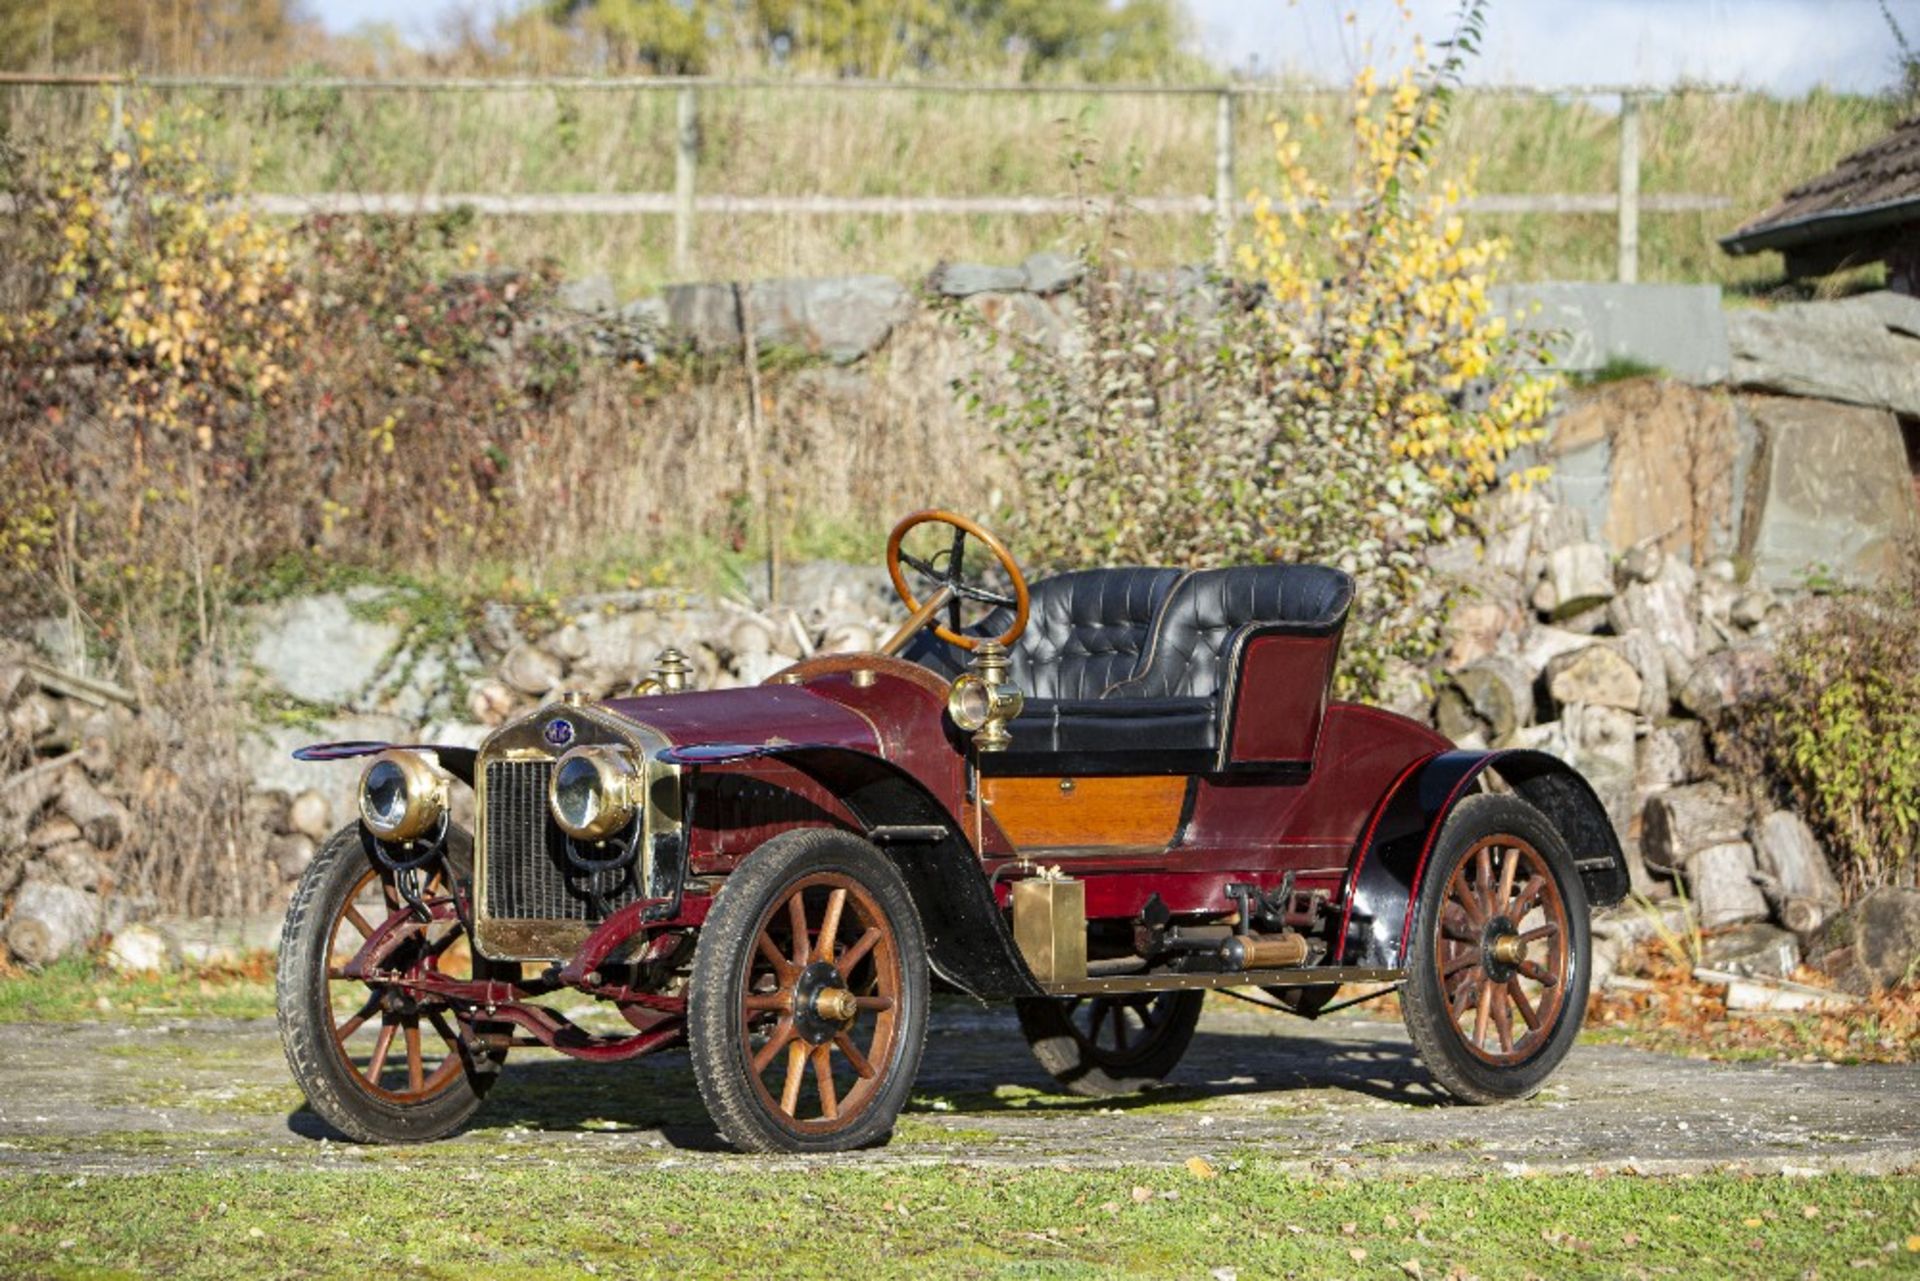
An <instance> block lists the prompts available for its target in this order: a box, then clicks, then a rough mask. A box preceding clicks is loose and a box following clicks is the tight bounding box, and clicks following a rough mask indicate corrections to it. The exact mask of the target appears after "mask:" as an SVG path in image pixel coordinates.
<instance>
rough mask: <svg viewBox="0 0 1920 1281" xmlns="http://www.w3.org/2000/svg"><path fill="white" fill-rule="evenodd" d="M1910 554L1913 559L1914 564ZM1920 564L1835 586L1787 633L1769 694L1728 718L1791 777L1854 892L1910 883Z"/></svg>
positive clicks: (1918, 792)
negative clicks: (1833, 593)
mask: <svg viewBox="0 0 1920 1281" xmlns="http://www.w3.org/2000/svg"><path fill="white" fill-rule="evenodd" d="M1911 563H1912V562H1911V559H1910V561H1909V564H1910V566H1911ZM1917 657H1920V571H1915V570H1913V569H1912V568H1910V569H1909V574H1908V577H1907V579H1906V581H1904V582H1902V583H1899V584H1897V585H1894V586H1890V587H1886V588H1883V589H1880V590H1878V591H1873V592H1865V593H1858V594H1854V595H1848V596H1841V597H1835V598H1833V599H1831V600H1828V601H1826V602H1824V604H1823V607H1822V608H1821V609H1819V610H1818V611H1817V612H1816V613H1813V614H1812V615H1810V616H1809V617H1808V618H1807V619H1806V620H1805V621H1803V622H1802V623H1801V624H1800V625H1798V626H1796V627H1794V628H1793V629H1791V630H1790V631H1789V632H1787V634H1786V635H1785V636H1784V637H1783V638H1782V641H1781V644H1780V652H1779V666H1778V669H1777V671H1776V673H1775V677H1774V679H1773V681H1772V682H1771V686H1770V688H1769V689H1768V690H1767V691H1766V697H1764V698H1761V699H1757V700H1755V701H1754V702H1752V703H1750V704H1749V705H1747V706H1746V707H1745V708H1744V709H1743V710H1742V711H1741V713H1740V714H1739V717H1738V719H1737V721H1736V722H1735V723H1734V725H1733V729H1734V731H1735V743H1736V745H1737V747H1738V748H1740V749H1743V750H1742V752H1741V755H1742V756H1744V757H1745V758H1746V759H1745V762H1744V763H1745V764H1747V765H1748V766H1749V768H1752V767H1755V766H1758V767H1760V768H1762V769H1764V770H1765V771H1766V772H1767V773H1769V774H1770V775H1771V776H1772V777H1773V778H1774V779H1776V780H1778V781H1779V782H1781V783H1782V784H1784V785H1785V787H1786V788H1787V789H1788V791H1789V793H1790V794H1791V798H1792V800H1793V802H1794V806H1795V808H1796V809H1798V810H1799V811H1800V812H1801V813H1802V814H1804V815H1806V817H1807V819H1808V820H1809V821H1810V822H1811V823H1812V824H1813V825H1814V827H1815V828H1816V829H1817V830H1818V831H1819V832H1820V835H1821V836H1822V838H1823V839H1824V840H1825V842H1826V844H1827V848H1828V850H1829V851H1830V853H1831V854H1832V855H1833V859H1834V863H1835V866H1836V868H1837V870H1838V871H1839V873H1840V876H1841V880H1842V883H1843V886H1844V888H1845V890H1846V891H1847V894H1848V897H1849V898H1852V897H1854V896H1857V895H1859V894H1862V893H1865V892H1866V891H1868V890H1871V889H1874V888H1877V887H1879V886H1882V885H1890V884H1905V885H1912V884H1914V883H1915V881H1916V877H1915V872H1916V865H1917V862H1916V860H1915V858H1914V853H1913V850H1914V843H1915V839H1916V837H1920V662H1916V658H1917Z"/></svg>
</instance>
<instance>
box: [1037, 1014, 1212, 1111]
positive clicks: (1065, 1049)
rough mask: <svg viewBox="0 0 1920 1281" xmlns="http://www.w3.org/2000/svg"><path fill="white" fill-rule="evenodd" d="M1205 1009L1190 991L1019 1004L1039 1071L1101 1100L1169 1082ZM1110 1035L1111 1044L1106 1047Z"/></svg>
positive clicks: (1069, 1089) (1071, 1089) (1063, 1085)
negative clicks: (1038, 1064) (1107, 1035)
mask: <svg viewBox="0 0 1920 1281" xmlns="http://www.w3.org/2000/svg"><path fill="white" fill-rule="evenodd" d="M1206 1003H1207V994H1206V993H1205V992H1198V991H1189V992H1142V993H1138V994H1136V995H1128V996H1118V997H1107V996H1094V997H1063V998H1052V997H1048V998H1039V999H1032V1000H1024V1001H1017V1002H1015V1003H1014V1004H1015V1010H1016V1012H1017V1013H1018V1014H1019V1016H1020V1031H1021V1032H1022V1033H1024V1034H1025V1035H1026V1038H1027V1048H1029V1049H1031V1050H1032V1051H1033V1057H1034V1058H1036V1059H1038V1060H1040V1066H1041V1067H1043V1068H1045V1069H1046V1070H1047V1072H1048V1074H1049V1075H1051V1076H1052V1077H1053V1079H1054V1080H1056V1081H1058V1082H1059V1083H1060V1087H1061V1088H1062V1089H1064V1090H1066V1091H1067V1092H1068V1093H1069V1094H1078V1095H1081V1096H1083V1097H1085V1098H1090V1099H1102V1098H1110V1097H1112V1096H1113V1095H1116V1094H1135V1093H1138V1092H1139V1091H1141V1090H1144V1089H1148V1088H1150V1087H1152V1086H1155V1085H1158V1084H1160V1083H1161V1082H1162V1081H1164V1080H1166V1079H1167V1077H1168V1075H1170V1074H1171V1073H1172V1072H1173V1069H1174V1068H1175V1067H1177V1066H1178V1065H1179V1063H1180V1058H1181V1056H1182V1055H1184V1054H1185V1053H1186V1052H1187V1046H1189V1045H1190V1044H1192V1043H1193V1032H1194V1028H1195V1027H1197V1026H1198V1025H1199V1022H1200V1010H1201V1008H1202V1007H1203V1006H1205V1005H1206ZM1133 1025H1138V1026H1137V1027H1134V1026H1133ZM1109 1031H1111V1032H1112V1033H1113V1037H1112V1040H1113V1044H1111V1045H1108V1044H1104V1043H1103V1041H1104V1039H1105V1038H1104V1036H1103V1034H1105V1033H1107V1032H1109Z"/></svg>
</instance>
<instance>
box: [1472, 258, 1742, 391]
mask: <svg viewBox="0 0 1920 1281" xmlns="http://www.w3.org/2000/svg"><path fill="white" fill-rule="evenodd" d="M1493 304H1494V307H1495V308H1496V309H1497V310H1499V311H1501V312H1504V313H1505V314H1507V315H1508V316H1510V317H1511V318H1512V322H1513V325H1514V327H1515V328H1516V329H1523V330H1527V331H1530V332H1533V333H1537V334H1541V335H1544V336H1546V337H1547V338H1548V340H1549V347H1550V349H1551V350H1552V352H1553V354H1554V364H1555V366H1556V367H1557V368H1559V369H1562V370H1572V371H1575V372H1581V373H1590V372H1592V371H1594V370H1598V369H1601V368H1603V367H1604V366H1605V365H1606V364H1607V362H1608V361H1609V360H1632V361H1638V362H1639V363H1641V364H1645V365H1651V366H1653V367H1654V368H1656V369H1663V370H1665V371H1666V372H1667V373H1669V374H1671V375H1673V376H1674V377H1675V378H1679V379H1683V380H1685V381H1687V382H1691V383H1701V384H1706V383H1717V382H1721V381H1724V380H1725V379H1726V377H1727V371H1728V368H1729V366H1730V364H1731V358H1730V356H1729V353H1728V348H1727V328H1726V321H1725V318H1724V315H1723V313H1722V311H1721V309H1720V287H1719V286H1718V285H1622V284H1607V283H1601V282H1584V281H1582V282H1571V281H1570V282H1552V281H1543V282H1538V283H1529V284H1515V285H1506V286H1502V287H1500V288H1498V289H1496V290H1494V291H1493Z"/></svg>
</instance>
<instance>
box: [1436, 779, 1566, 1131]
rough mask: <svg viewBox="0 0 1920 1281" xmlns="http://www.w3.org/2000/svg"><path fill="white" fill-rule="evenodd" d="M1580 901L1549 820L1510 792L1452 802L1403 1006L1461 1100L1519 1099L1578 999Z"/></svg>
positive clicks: (1546, 1063)
mask: <svg viewBox="0 0 1920 1281" xmlns="http://www.w3.org/2000/svg"><path fill="white" fill-rule="evenodd" d="M1590 948H1591V944H1590V942H1589V939H1588V934H1587V900H1586V894H1585V893H1584V891H1583V890H1582V888H1581V885H1580V878H1579V876H1578V875H1576V874H1575V873H1574V870H1573V856H1572V854H1570V853H1569V852H1568V850H1567V846H1566V842H1565V841H1564V840H1563V839H1562V838H1561V836H1560V833H1559V832H1558V831H1557V830H1556V829H1555V828H1554V826H1553V824H1551V823H1550V822H1548V821H1547V819H1546V816H1545V815H1543V814H1541V813H1540V811H1539V810H1536V809H1535V808H1533V806H1531V805H1528V804H1527V803H1526V802H1525V801H1522V800H1520V799H1519V798H1518V797H1514V796H1474V797H1469V798H1468V799H1467V800H1465V801H1462V802H1461V803H1460V805H1459V807H1458V808H1456V809H1455V810H1454V812H1453V813H1452V815H1451V816H1449V817H1448V819H1447V823H1446V827H1445V828H1443V829H1442V830H1441V833H1440V839H1439V843H1438V845H1437V846H1436V847H1435V849H1434V852H1433V856H1432V862H1431V863H1430V865H1429V866H1428V868H1427V872H1426V876H1425V878H1424V879H1423V880H1422V882H1421V885H1420V891H1419V899H1418V902H1417V904H1416V906H1415V909H1414V927H1413V934H1412V938H1411V939H1410V940H1409V943H1408V951H1407V959H1406V964H1407V971H1408V972H1407V985H1406V988H1405V989H1404V997H1403V1003H1402V1004H1403V1009H1404V1011H1405V1015H1406V1022H1407V1031H1408V1033H1409V1034H1411V1035H1412V1037H1413V1043H1414V1046H1415V1048H1417V1049H1418V1050H1419V1051H1420V1057H1421V1058H1422V1059H1424V1060H1425V1061H1426V1064H1427V1069H1428V1071H1430V1072H1432V1073H1433V1076H1434V1079H1435V1080H1437V1081H1438V1082H1439V1083H1440V1084H1441V1085H1442V1086H1444V1087H1445V1088H1446V1090H1447V1092H1448V1093H1450V1094H1452V1095H1453V1096H1454V1097H1456V1098H1458V1099H1460V1100H1462V1101H1464V1102H1467V1103H1498V1102H1501V1101H1503V1100H1506V1099H1523V1098H1526V1097H1528V1096H1529V1095H1531V1094H1533V1093H1534V1092H1535V1091H1537V1090H1539V1088H1540V1086H1541V1085H1542V1084H1543V1083H1544V1082H1545V1081H1546V1079H1547V1077H1548V1076H1549V1075H1550V1074H1551V1073H1552V1072H1553V1070H1554V1069H1555V1068H1556V1067H1558V1066H1559V1065H1560V1060H1561V1059H1563V1058H1565V1057H1566V1054H1567V1051H1568V1049H1570V1048H1571V1047H1572V1045H1573V1041H1574V1038H1575V1037H1576V1036H1577V1035H1578V1034H1579V1031H1580V1022H1581V1019H1582V1018H1583V1017H1584V1016H1585V1013H1586V1008H1587V974H1588V965H1589V960H1590V956H1591V952H1590Z"/></svg>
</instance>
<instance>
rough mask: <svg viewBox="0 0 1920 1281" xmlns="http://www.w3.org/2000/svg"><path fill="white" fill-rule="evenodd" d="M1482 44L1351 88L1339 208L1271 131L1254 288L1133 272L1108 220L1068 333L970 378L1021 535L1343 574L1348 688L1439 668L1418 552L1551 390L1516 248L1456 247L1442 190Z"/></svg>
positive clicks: (1099, 553)
mask: <svg viewBox="0 0 1920 1281" xmlns="http://www.w3.org/2000/svg"><path fill="white" fill-rule="evenodd" d="M1477 31H1478V14H1477V10H1475V9H1471V8H1470V9H1469V11H1468V13H1467V15H1466V18H1465V21H1464V24H1463V30H1462V37H1463V39H1462V40H1461V41H1459V42H1458V43H1457V44H1456V46H1455V47H1454V50H1455V51H1454V52H1453V53H1452V54H1450V55H1449V57H1448V59H1447V60H1446V61H1444V62H1442V63H1441V64H1439V65H1438V66H1436V67H1432V68H1430V69H1428V72H1427V78H1426V81H1425V87H1424V88H1423V87H1422V84H1421V82H1419V81H1417V80H1416V78H1415V74H1414V72H1413V70H1412V69H1409V70H1407V71H1406V72H1404V73H1402V74H1401V75H1400V76H1399V77H1398V78H1397V79H1396V80H1395V82H1394V83H1393V85H1392V87H1391V88H1390V89H1389V90H1387V91H1385V92H1382V90H1381V88H1380V86H1379V84H1378V81H1377V77H1376V75H1375V74H1374V73H1373V72H1371V71H1368V72H1365V73H1363V74H1362V75H1361V76H1360V77H1359V78H1358V80H1357V81H1356V83H1355V86H1354V92H1353V98H1352V102H1351V110H1350V115H1349V125H1350V128H1351V131H1352V135H1353V144H1354V145H1353V148H1352V154H1353V163H1352V169H1351V171H1350V173H1349V174H1348V176H1347V186H1348V190H1347V191H1346V192H1344V193H1342V195H1343V197H1344V198H1343V199H1341V200H1335V199H1334V198H1333V193H1332V192H1330V191H1329V190H1327V189H1326V188H1324V187H1322V186H1320V185H1318V184H1316V183H1315V182H1314V181H1313V180H1312V179H1311V178H1310V177H1309V176H1308V175H1307V173H1306V171H1305V169H1304V168H1303V167H1302V166H1301V164H1300V163H1299V153H1300V147H1299V144H1298V142H1297V141H1295V140H1294V139H1292V138H1291V137H1290V135H1289V133H1288V130H1287V129H1286V127H1285V126H1284V125H1282V124H1276V125H1275V126H1274V138H1275V145H1276V149H1277V152H1276V154H1277V159H1278V162H1279V167H1280V174H1281V180H1280V188H1279V192H1278V194H1277V196H1275V197H1273V198H1260V199H1259V200H1258V205H1257V211H1256V215H1255V227H1254V235H1253V240H1252V242H1251V243H1250V244H1248V245H1247V246H1245V248H1244V249H1243V250H1242V253H1241V263H1242V266H1243V268H1245V269H1246V270H1247V271H1248V272H1249V273H1251V274H1252V275H1253V276H1254V277H1256V279H1257V282H1258V283H1257V285H1256V286H1254V287H1251V288H1249V287H1245V286H1240V287H1235V286H1230V285H1225V284H1218V285H1217V286H1216V287H1214V288H1211V289H1207V288H1188V289H1183V288H1182V287H1181V282H1180V281H1179V280H1178V278H1167V277H1158V278H1155V277H1148V276H1145V275H1140V274H1134V273H1130V272H1128V271H1127V270H1126V268H1125V257H1124V253H1123V252H1122V247H1123V246H1124V243H1125V235H1126V231H1125V223H1124V214H1120V215H1116V216H1115V217H1114V218H1110V219H1108V220H1106V221H1104V222H1102V223H1100V224H1098V225H1097V226H1096V228H1095V234H1094V235H1092V236H1090V237H1089V242H1088V244H1087V246H1086V250H1085V252H1086V256H1087V257H1088V260H1089V262H1090V264H1091V271H1090V274H1089V276H1088V278H1087V279H1086V281H1084V282H1083V284H1082V286H1081V289H1080V293H1079V297H1078V301H1079V304H1080V306H1079V308H1078V311H1077V313H1076V315H1075V318H1074V319H1073V320H1072V321H1071V322H1070V327H1069V331H1068V332H1067V333H1065V334H1064V335H1062V336H1061V337H1059V339H1058V340H1057V341H1051V342H1042V341H1027V342H1019V343H1017V344H1016V345H1017V348H1018V349H1017V350H1016V352H1015V353H1014V355H1013V358H1012V360H1011V362H1010V369H1009V372H1008V376H1007V377H1006V378H1004V379H999V380H991V381H983V382H981V383H979V384H978V385H977V387H976V390H977V392H978V393H979V395H978V397H977V403H979V404H981V405H983V406H984V407H985V409H986V412H987V413H988V415H989V417H990V418H991V419H992V421H993V422H994V423H995V424H996V425H997V426H998V427H999V429H1000V432H1001V434H1002V438H1003V440H1004V441H1005V442H1006V443H1007V444H1008V445H1009V446H1010V447H1011V449H1012V450H1013V452H1014V453H1015V455H1016V456H1017V457H1018V459H1019V460H1020V462H1021V464H1022V466H1023V469H1024V473H1025V477H1026V480H1027V493H1026V495H1025V501H1024V503H1023V504H1022V505H1021V506H1020V507H1019V509H1018V510H1017V511H1016V512H1015V513H1014V514H1013V523H1014V524H1016V525H1017V526H1018V527H1019V533H1020V535H1021V537H1022V539H1023V545H1024V546H1025V547H1026V548H1028V549H1030V550H1031V551H1032V552H1033V553H1034V554H1035V557H1036V559H1037V560H1038V561H1040V562H1042V563H1052V564H1058V565H1070V564H1084V563H1087V562H1089V561H1094V560H1119V561H1140V562H1147V563H1175V564H1187V565H1215V564H1223V563H1239V562H1257V561H1267V560H1295V561H1322V562H1327V563H1331V564H1337V565H1339V566H1341V567H1342V568H1344V569H1346V570H1348V571H1349V572H1350V573H1352V574H1353V575H1354V576H1355V578H1356V579H1357V580H1358V587H1359V593H1358V597H1357V600H1356V604H1355V610H1354V615H1353V619H1352V622H1351V624H1350V626H1349V631H1348V638H1349V639H1348V644H1347V646H1346V649H1345V654H1344V659H1343V670H1342V673H1341V674H1342V678H1343V684H1344V685H1345V687H1346V688H1347V689H1348V690H1350V691H1352V692H1355V693H1359V694H1361V695H1370V694H1373V693H1376V692H1377V691H1378V688H1379V686H1380V684H1381V682H1382V680H1383V678H1384V677H1385V675H1386V673H1387V671H1388V669H1389V666H1390V664H1391V663H1392V662H1393V661H1394V660H1411V661H1415V662H1419V661H1424V660H1425V659H1426V658H1428V657H1429V656H1430V655H1431V653H1432V651H1433V649H1434V647H1435V644H1436V642H1437V640H1438V637H1439V631H1440V626H1441V623H1442V622H1443V619H1444V612H1445V611H1444V608H1443V602H1441V601H1440V600H1439V599H1438V598H1437V595H1438V594H1437V592H1436V590H1435V589H1434V588H1433V585H1432V583H1431V579H1430V575H1429V572H1428V569H1427V563H1426V559H1425V553H1426V551H1427V550H1428V549H1429V548H1431V547H1432V546H1433V545H1434V544H1435V543H1436V542H1438V541H1439V540H1442V539H1445V538H1447V537H1448V536H1450V535H1451V534H1453V533H1454V532H1455V530H1456V528H1457V526H1458V522H1459V521H1460V520H1461V519H1462V518H1463V517H1470V516H1471V515H1472V513H1473V511H1474V509H1475V504H1476V502H1477V500H1478V499H1479V498H1480V497H1482V496H1483V495H1485V494H1487V493H1488V492H1489V491H1491V490H1492V489H1494V488H1495V486H1496V485H1497V484H1498V483H1499V477H1500V470H1499V468H1500V464H1501V462H1502V461H1503V460H1505V459H1506V458H1507V457H1508V455H1509V454H1511V453H1512V451H1513V450H1515V449H1516V448H1518V447H1520V446H1521V445H1523V444H1527V443H1530V442H1532V441H1534V440H1537V439H1538V438H1539V436H1540V434H1541V432H1540V429H1539V427H1538V424H1539V423H1540V421H1541V419H1542V418H1543V417H1544V416H1545V415H1546V413H1547V411H1548V409H1549V407H1550V402H1551V397H1552V394H1553V391H1554V389H1555V386H1556V384H1555V380H1553V379H1552V378H1549V377H1544V376H1539V375H1537V374H1534V373H1530V372H1528V370H1529V368H1533V367H1537V366H1539V365H1540V364H1542V363H1544V359H1545V357H1544V355H1543V354H1542V353H1539V352H1537V351H1529V350H1527V349H1526V348H1525V347H1524V346H1523V344H1521V343H1520V342H1519V341H1518V340H1517V339H1516V338H1515V337H1514V336H1513V335H1511V334H1509V333H1508V332H1507V328H1506V325H1505V322H1504V320H1503V319H1502V318H1500V317H1498V316H1495V315H1493V314H1492V311H1491V309H1490V307H1489V303H1488V291H1489V289H1490V288H1491V285H1492V283H1493V279H1494V276H1495V273H1496V270H1497V268H1498V265H1499V263H1500V261H1501V258H1502V254H1503V252H1504V250H1503V246H1502V244H1501V242H1499V241H1497V240H1478V241H1469V240H1468V239H1467V238H1466V237H1465V234H1464V226H1463V223H1462V221H1461V219H1460V217H1459V214H1458V208H1457V207H1458V205H1459V202H1460V200H1461V199H1462V198H1463V194H1464V193H1463V192H1462V191H1461V190H1460V189H1459V188H1458V187H1457V186H1455V185H1452V184H1449V185H1448V186H1447V187H1446V188H1445V189H1444V190H1442V191H1440V192H1437V193H1435V192H1428V191H1427V190H1426V188H1427V186H1428V185H1429V183H1428V179H1429V170H1428V162H1427V155H1426V149H1427V146H1428V140H1429V139H1430V138H1431V136H1432V135H1433V133H1434V131H1435V130H1436V129H1437V127H1438V125H1439V123H1440V121H1441V118H1442V114H1443V112H1444V110H1445V107H1446V103H1447V100H1448V93H1449V86H1450V85H1451V82H1452V80H1453V79H1454V78H1455V77H1456V75H1457V71H1458V68H1459V51H1460V50H1461V49H1464V48H1467V47H1470V44H1471V38H1472V37H1473V36H1475V35H1477ZM1536 475H1537V470H1534V471H1520V472H1516V473H1514V475H1513V477H1512V480H1513V483H1514V484H1516V485H1524V484H1526V483H1529V482H1530V481H1531V480H1532V479H1534V478H1535V476H1536Z"/></svg>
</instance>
